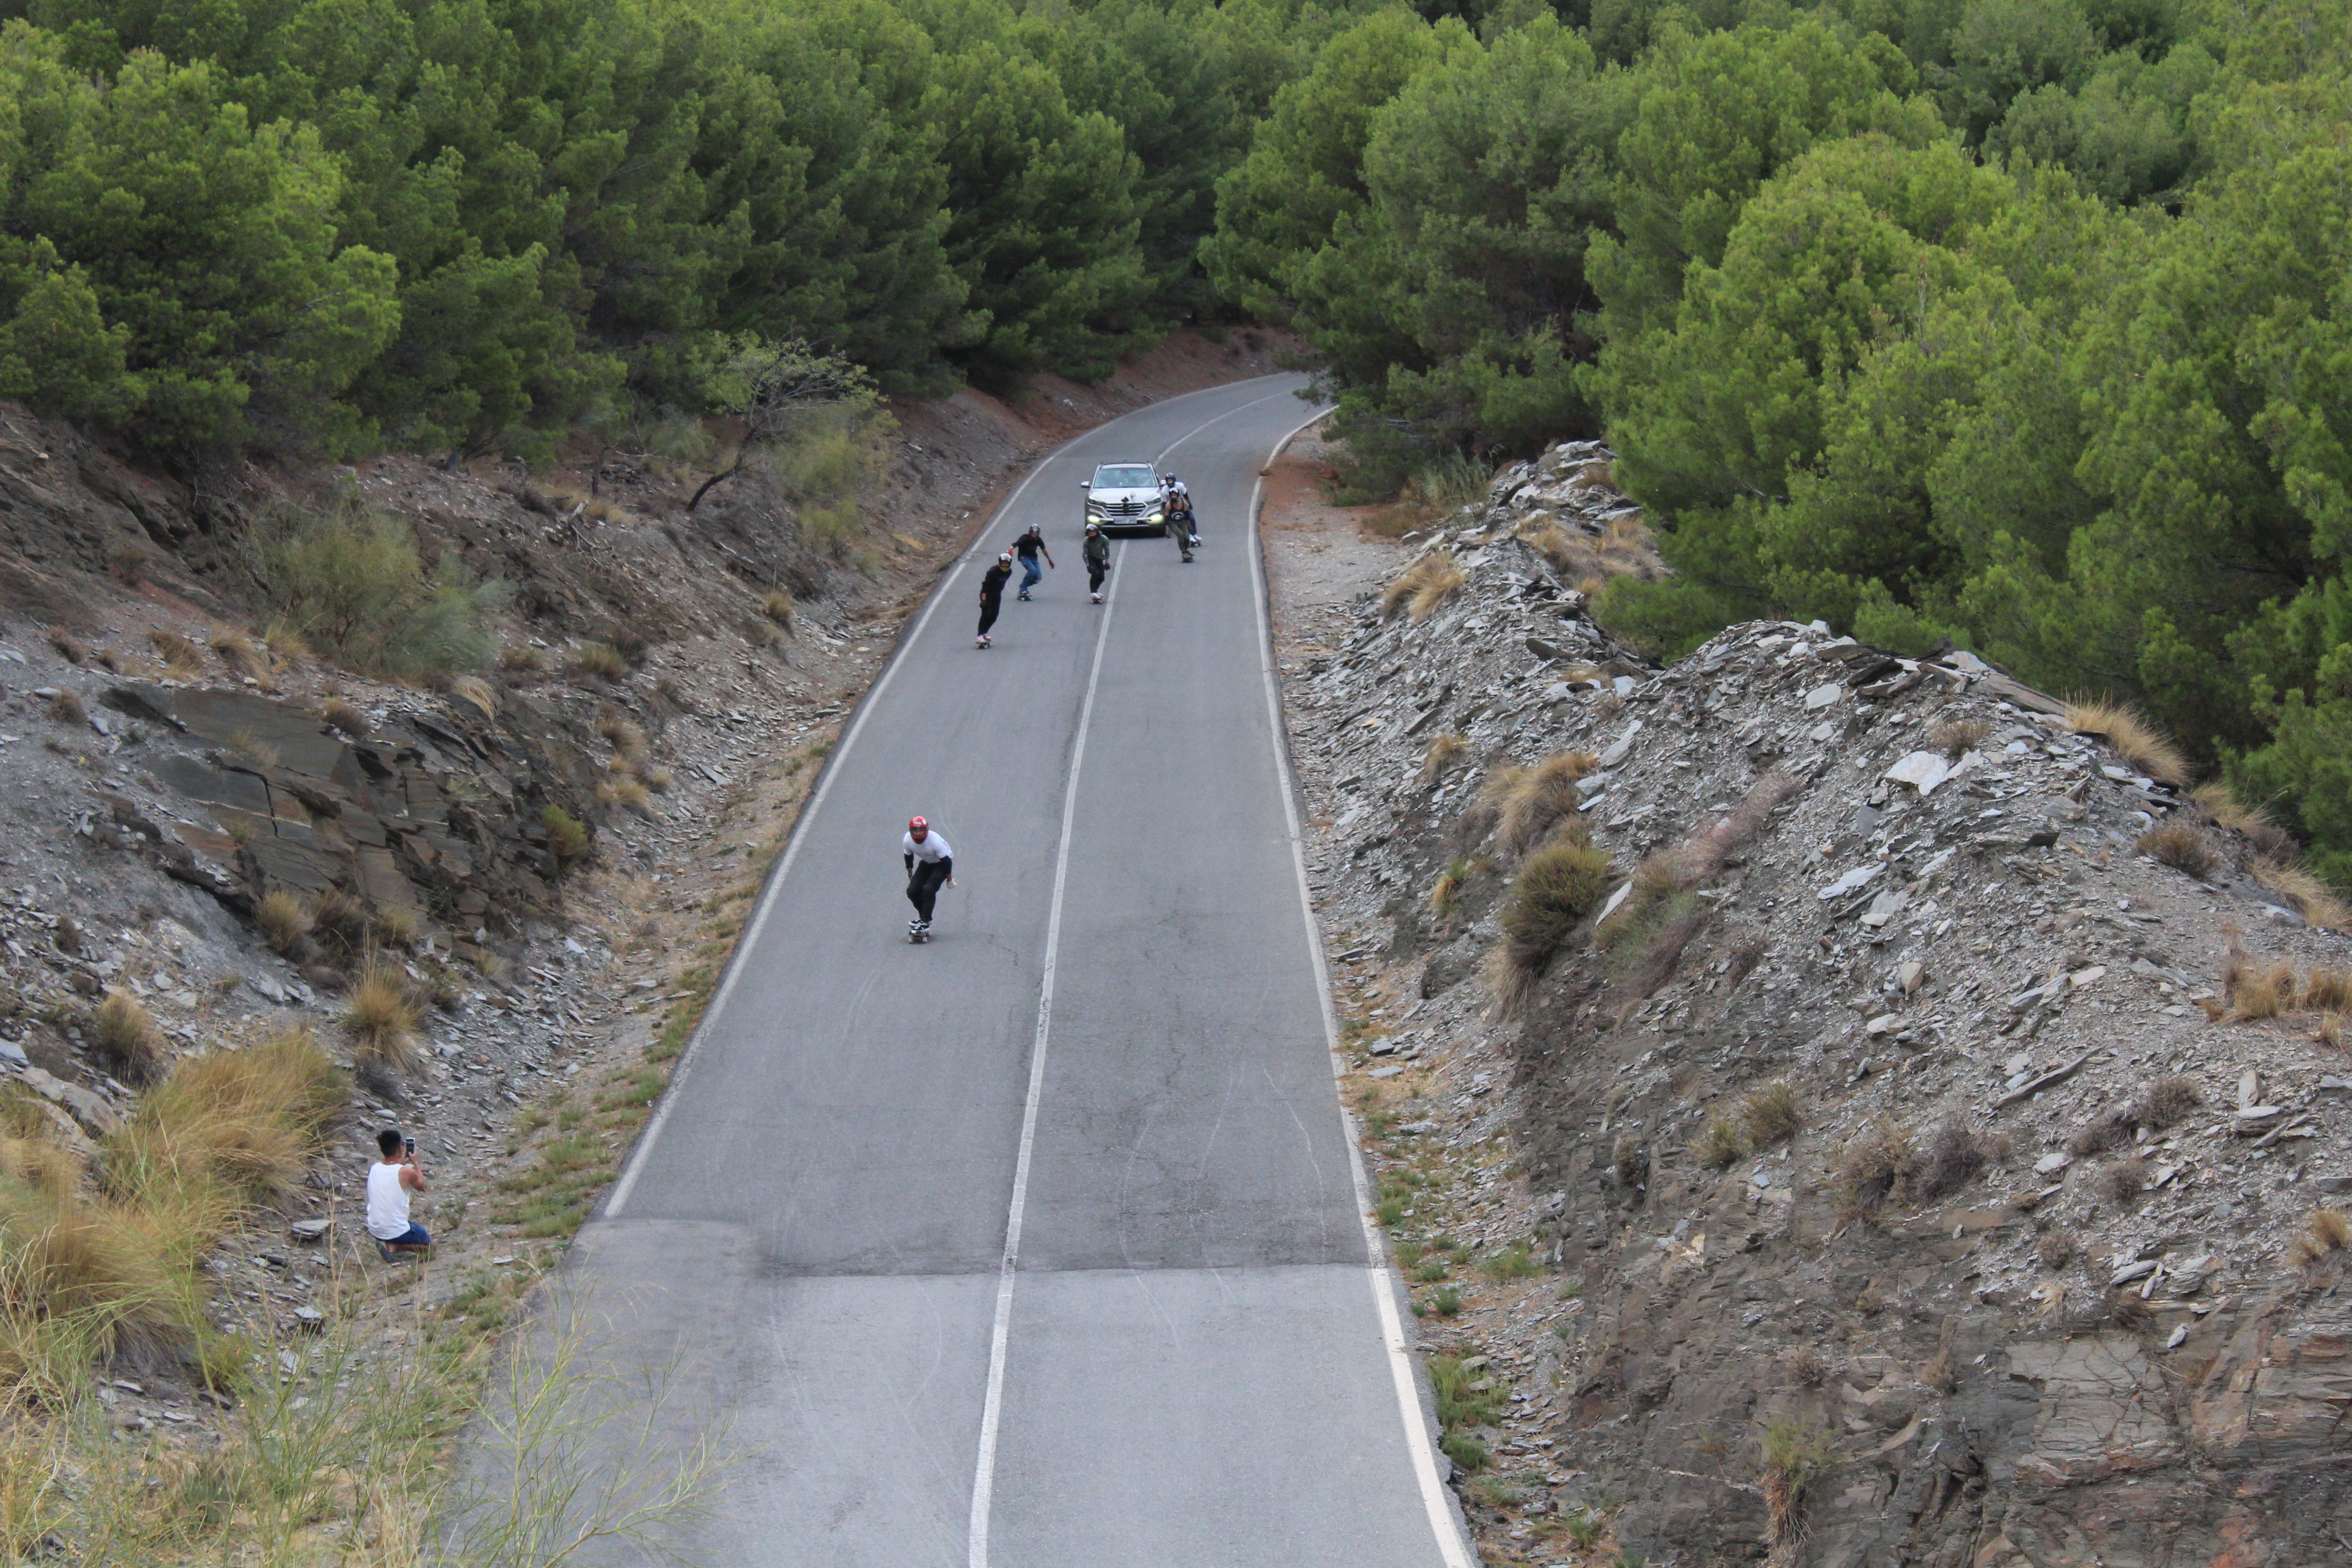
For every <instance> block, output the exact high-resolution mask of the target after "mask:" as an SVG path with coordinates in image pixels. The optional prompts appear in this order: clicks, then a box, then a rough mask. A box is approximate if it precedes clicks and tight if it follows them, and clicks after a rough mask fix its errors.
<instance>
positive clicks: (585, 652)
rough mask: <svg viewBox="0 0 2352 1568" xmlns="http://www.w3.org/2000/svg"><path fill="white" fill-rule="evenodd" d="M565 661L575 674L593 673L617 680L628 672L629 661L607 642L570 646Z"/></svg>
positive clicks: (600, 676)
mask: <svg viewBox="0 0 2352 1568" xmlns="http://www.w3.org/2000/svg"><path fill="white" fill-rule="evenodd" d="M565 662H566V663H567V664H568V665H570V667H571V668H572V673H573V674H575V675H593V676H597V677H599V678H601V679H605V680H618V679H621V678H622V677H623V676H625V675H627V674H628V673H629V661H628V660H627V659H626V658H624V657H623V656H622V654H621V651H620V649H618V648H616V647H613V646H612V645H611V644H609V643H601V642H584V643H581V644H580V645H578V646H577V647H574V648H572V652H571V655H570V657H569V658H567V659H566V660H565Z"/></svg>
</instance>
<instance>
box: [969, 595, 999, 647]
mask: <svg viewBox="0 0 2352 1568" xmlns="http://www.w3.org/2000/svg"><path fill="white" fill-rule="evenodd" d="M1003 608H1004V597H1003V595H1001V594H1000V595H997V596H996V597H995V598H993V599H982V601H981V602H980V630H979V632H978V633H977V634H975V635H977V636H980V637H986V636H987V635H988V628H989V627H991V626H994V625H995V624H996V617H997V615H998V613H999V612H1000V611H1002V610H1003Z"/></svg>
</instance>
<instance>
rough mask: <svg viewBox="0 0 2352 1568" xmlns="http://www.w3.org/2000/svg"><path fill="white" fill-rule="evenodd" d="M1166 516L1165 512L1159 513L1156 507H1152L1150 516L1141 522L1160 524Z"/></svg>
mask: <svg viewBox="0 0 2352 1568" xmlns="http://www.w3.org/2000/svg"><path fill="white" fill-rule="evenodd" d="M1167 515H1168V514H1167V513H1166V512H1163V511H1161V510H1160V509H1159V508H1158V507H1154V508H1152V509H1151V515H1150V517H1147V518H1145V519H1144V520H1143V521H1146V522H1160V521H1164V520H1165V519H1166V518H1167Z"/></svg>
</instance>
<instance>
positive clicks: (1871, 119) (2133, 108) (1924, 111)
mask: <svg viewBox="0 0 2352 1568" xmlns="http://www.w3.org/2000/svg"><path fill="white" fill-rule="evenodd" d="M1218 191H1219V215H1218V228H1217V232H1216V233H1215V234H1214V235H1213V237H1211V239H1210V241H1209V242H1208V244H1207V245H1206V246H1205V247H1203V250H1202V256H1203V258H1204V260H1205V262H1206V263H1207V266H1208V268H1209V273H1210V277H1211V279H1212V280H1213V282H1214V283H1215V285H1216V286H1217V287H1218V288H1219V289H1221V290H1222V291H1223V293H1224V294H1225V295H1226V296H1227V297H1228V298H1230V299H1233V300H1237V301H1240V302H1241V303H1243V304H1244V306H1245V307H1246V308H1247V309H1249V310H1252V311H1253V312H1255V313H1256V314H1258V315H1260V316H1264V317H1266V318H1269V319H1276V320H1285V321H1291V322H1293V323H1295V324H1296V325H1297V326H1298V327H1299V328H1301V329H1302V330H1303V331H1306V332H1307V335H1308V336H1309V337H1310V338H1311V339H1312V340H1313V341H1314V342H1315V343H1316V344H1317V345H1318V347H1319V348H1320V349H1321V350H1323V351H1324V353H1326V354H1327V355H1328V361H1329V368H1328V381H1329V384H1331V386H1332V388H1333V389H1334V390H1335V391H1336V392H1337V394H1338V395H1339V399H1340V405H1341V416H1340V420H1339V424H1340V427H1341V428H1342V430H1343V431H1344V432H1345V433H1346V434H1347V436H1348V437H1349V442H1350V447H1351V449H1352V451H1353V454H1354V458H1355V463H1356V467H1355V469H1354V472H1353V474H1352V476H1351V478H1352V480H1353V482H1354V484H1355V485H1356V487H1357V489H1358V491H1359V493H1360V495H1362V496H1365V497H1370V496H1372V495H1378V494H1381V493H1385V492H1387V491H1389V490H1391V489H1394V487H1395V486H1396V485H1397V484H1398V483H1399V482H1400V481H1402V480H1404V479H1407V477H1408V476H1409V475H1411V474H1412V472H1413V471H1414V470H1415V469H1416V468H1417V467H1419V466H1421V465H1424V464H1427V463H1429V462H1431V461H1432V460H1433V459H1437V458H1443V457H1444V456H1445V455H1446V454H1449V453H1454V452H1461V451H1467V452H1470V453H1472V454H1475V455H1477V456H1481V457H1486V458H1502V457H1509V456H1516V455H1522V454H1525V453H1526V452H1528V451H1529V450H1530V449H1531V448H1532V447H1535V446H1536V445H1537V444H1538V443H1539V442H1540V441H1541V440H1543V439H1544V438H1545V437H1548V436H1555V435H1559V434H1563V433H1568V432H1577V433H1582V434H1596V435H1597V434H1605V435H1606V436H1607V437H1609V438H1610V439H1611V440H1612V443H1613V444H1614V445H1615V447H1616V448H1617V450H1618V452H1619V453H1620V456H1621V459H1622V460H1621V465H1620V471H1621V475H1622V478H1623V479H1624V480H1625V482H1626V484H1627V486H1628V488H1629V489H1631V490H1632V491H1633V494H1634V495H1635V497H1636V498H1637V499H1639V500H1641V501H1643V503H1644V505H1645V506H1646V507H1647V509H1648V514H1649V517H1650V520H1651V521H1652V522H1653V524H1654V526H1655V527H1656V528H1657V529H1658V530H1659V532H1660V542H1661V547H1662V550H1663V552H1664V555H1665V557H1666V559H1667V561H1668V562H1669V563H1671V564H1672V565H1673V567H1674V568H1675V574H1674V575H1673V576H1672V577H1671V578H1669V579H1668V580H1666V581H1664V582H1660V583H1654V584H1653V583H1643V582H1639V581H1635V580H1633V579H1631V578H1621V579H1619V580H1617V581H1616V582H1614V583H1612V584H1611V585H1610V586H1609V588H1608V590H1607V591H1606V592H1605V593H1604V595H1602V598H1601V606H1600V608H1601V618H1602V619H1603V620H1604V621H1605V622H1607V623H1608V624H1609V625H1610V626H1612V627H1613V628H1614V629H1616V630H1617V631H1619V632H1620V633H1621V634H1624V635H1629V636H1631V637H1633V638H1635V639H1636V640H1637V641H1640V642H1642V643H1644V644H1646V645H1647V646H1649V647H1652V648H1653V649H1654V650H1655V651H1657V652H1660V653H1662V654H1673V653H1678V652H1680V651H1682V650H1684V649H1685V648H1687V647H1691V646H1693V645H1695V644H1696V642H1698V641H1699V640H1701V639H1703V638H1704V637H1707V636H1709V635H1711V634H1712V633H1713V632H1714V631H1716V630H1717V628H1719V627H1721V626H1724V625H1726V624H1727V623H1729V622H1732V621H1738V620H1742V619H1746V618H1748V617H1751V616H1768V615H1769V616H1796V617H1799V618H1802V619H1811V618H1814V617H1822V618H1825V619H1827V620H1828V621H1829V622H1831V623H1832V625H1833V626H1836V627H1838V628H1839V629H1840V630H1844V631H1851V632H1853V633H1854V634H1855V635H1856V636H1859V637H1863V638H1864V639H1866V640H1869V641H1872V642H1875V643H1878V644H1881V645H1883V646H1887V647H1894V648H1896V649H1899V650H1903V651H1910V652H1922V651H1926V650H1927V649H1929V648H1932V647H1938V646H1942V645H1944V644H1945V643H1946V641H1947V639H1948V640H1949V641H1951V642H1953V643H1957V644H1959V645H1961V646H1967V647H1974V648H1976V649H1978V650H1979V651H1981V652H1983V653H1984V654H1985V655H1987V656H1988V657H1990V658H1994V659H1996V660H1998V661H2000V662H2001V663H2002V664H2004V665H2005V666H2007V667H2008V668H2011V669H2014V670H2015V671H2017V672H2018V673H2019V674H2020V675H2021V676H2023V677H2024V678H2025V679H2029V680H2031V681H2033V682H2035V683H2036V684H2039V685H2042V686H2043V687H2045V688H2048V689H2053V690H2056V691H2061V692H2068V693H2074V692H2081V693H2085V694H2096V695H2101V696H2106V697H2114V698H2121V699H2126V700H2132V701H2135V702H2137V703H2138V704H2140V705H2141V706H2143V707H2144V708H2145V709H2147V710H2148V711H2149V712H2150V713H2152V714H2153V715H2154V716H2155V717H2156V718H2158V720H2159V721H2162V722H2163V723H2164V724H2165V725H2167V726H2168V728H2170V729H2171V730H2172V731H2174V732H2176V733H2177V734H2178V735H2179V738H2180V739H2181V741H2182V742H2185V743H2186V744H2187V746H2188V747H2189V750H2190V752H2191V753H2192V755H2193V756H2194V757H2195V759H2196V761H2197V763H2199V764H2200V766H2201V767H2203V768H2207V769H2218V770H2221V771H2222V772H2224V773H2226V775H2227V777H2228V779H2229V782H2230V783H2231V785H2232V786H2233V788H2234V789H2235V791H2236V794H2237V795H2238V797H2239V799H2240V800H2241V801H2244V802H2252V803H2261V804H2263V805H2267V806H2268V807H2269V808H2270V809H2271V810H2273V812H2275V813H2276V814H2277V815H2278V816H2281V817H2282V818H2284V820H2285V821H2286V822H2287V823H2289V824H2290V825H2291V826H2294V828H2295V829H2296V830H2297V831H2298V832H2299V833H2301V834H2302V835H2303V836H2304V837H2305V838H2306V839H2307V840H2308V841H2309V842H2310V843H2311V844H2312V845H2313V847H2314V848H2315V859H2316V861H2317V863H2318V865H2319V867H2320V868H2321V869H2323V870H2324V871H2325V872H2326V874H2328V875H2329V876H2330V877H2331V878H2332V879H2334V880H2336V882H2338V883H2339V884H2346V885H2352V583H2347V577H2346V564H2347V552H2352V449H2347V448H2348V447H2352V5H2347V4H2346V3H2345V0H1843V3H1840V4H1833V5H1824V6H1821V7H1818V8H1815V9H1811V10H1806V11H1800V10H1796V9H1794V8H1792V7H1790V6H1786V5H1778V4H1773V3H1771V0H1749V3H1748V4H1746V5H1738V4H1714V3H1708V0H1702V3H1701V4H1699V5H1696V6H1684V5H1671V6H1670V5H1649V4H1645V3H1644V0H1591V3H1590V7H1589V9H1585V8H1582V7H1581V6H1578V7H1572V8H1568V9H1563V10H1561V11H1559V12H1557V13H1555V12H1554V11H1553V10H1552V9H1551V8H1550V7H1549V6H1545V5H1538V4H1533V3H1531V0H1500V4H1498V5H1496V7H1495V8H1494V9H1492V10H1490V11H1488V12H1486V14H1484V15H1483V16H1479V15H1471V16H1438V17H1436V18H1435V19H1434V20H1428V19H1424V18H1423V17H1422V16H1416V15H1412V14H1402V13H1400V14H1391V15H1383V16H1374V17H1371V18H1369V19H1367V20H1365V21H1363V22H1362V23H1360V24H1359V26H1356V27H1355V28H1353V29H1351V30H1350V31H1349V32H1347V33H1345V34H1342V35H1341V36H1339V37H1336V38H1334V39H1333V40H1332V41H1331V42H1330V43H1329V44H1328V45H1327V46H1326V47H1324V48H1323V49H1322V50H1321V51H1320V53H1319V54H1318V57H1317V59H1316V62H1315V65H1314V68H1313V69H1312V70H1311V71H1310V72H1309V73H1308V74H1307V76H1306V77H1304V78H1302V79H1300V80H1298V81H1297V82H1296V83H1294V84H1292V85H1290V86H1288V87H1286V88H1285V89H1283V90H1282V91H1281V92H1279V93H1277V94H1276V98H1275V100H1274V103H1273V106H1272V109H1271V110H1270V112H1269V114H1268V115H1267V117H1266V120H1265V124H1264V125H1263V126H1262V127H1261V128H1260V130H1259V132H1258V134H1257V136H1256V138H1255V141H1254V142H1253V144H1252V147H1251V151H1250V153H1249V156H1248V157H1247V158H1246V159H1245V160H1244V161H1243V163H1241V164H1240V165H1238V166H1237V167H1236V168H1235V169H1234V171H1233V173H1231V174H1228V175H1226V176H1225V177H1224V179H1223V181H1222V182H1221V183H1220V184H1219V187H1218Z"/></svg>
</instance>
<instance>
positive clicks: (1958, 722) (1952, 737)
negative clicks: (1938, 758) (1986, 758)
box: [1927, 719, 1992, 762]
mask: <svg viewBox="0 0 2352 1568" xmlns="http://www.w3.org/2000/svg"><path fill="white" fill-rule="evenodd" d="M1991 733H1992V726H1991V725H1990V724H1988V723H1986V722H1985V721H1983V720H1981V719H1941V720H1938V721H1937V722H1936V723H1935V724H1934V725H1933V726H1931V727H1930V728H1929V729H1928V731H1927V743H1928V744H1929V745H1931V746H1933V747H1935V748H1936V749H1937V751H1939V752H1943V753H1944V755H1946V756H1948V757H1950V758H1952V759H1953V760H1954V761H1956V762H1957V761H1958V760H1959V759H1960V758H1961V757H1964V756H1966V755H1967V754H1968V753H1969V752H1971V751H1973V750H1975V749H1976V747H1977V746H1978V745H1979V743H1980V742H1982V741H1983V740H1984V738H1985V737H1986V736H1987V735H1990V734H1991Z"/></svg>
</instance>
